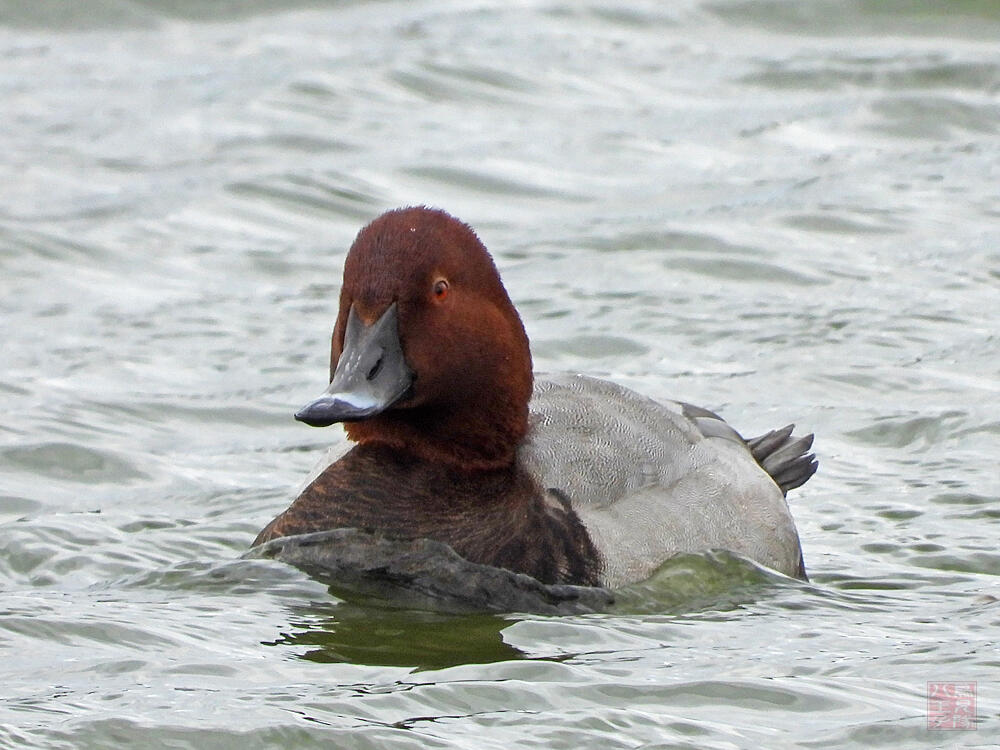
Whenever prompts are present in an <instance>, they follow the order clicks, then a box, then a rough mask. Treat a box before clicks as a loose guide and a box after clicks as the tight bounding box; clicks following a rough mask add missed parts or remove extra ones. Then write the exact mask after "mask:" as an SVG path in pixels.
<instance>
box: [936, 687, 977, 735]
mask: <svg viewBox="0 0 1000 750" xmlns="http://www.w3.org/2000/svg"><path fill="white" fill-rule="evenodd" d="M927 728H928V729H975V728H976V683H974V682H928V683H927Z"/></svg>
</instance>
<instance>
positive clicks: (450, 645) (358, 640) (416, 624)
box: [266, 601, 522, 670]
mask: <svg viewBox="0 0 1000 750" xmlns="http://www.w3.org/2000/svg"><path fill="white" fill-rule="evenodd" d="M508 624H509V623H508V622H507V621H506V620H505V619H504V618H502V617H497V616H489V615H444V614H434V613H430V612H417V611H413V610H405V609H391V608H387V607H386V606H385V605H383V604H381V603H379V602H374V601H370V602H365V603H361V604H351V603H348V602H341V603H339V604H335V605H334V604H314V605H312V606H310V607H303V608H295V609H293V610H292V622H291V627H290V630H289V632H284V633H282V634H281V636H280V637H279V638H277V639H275V640H274V641H272V642H270V643H267V644H266V645H269V646H295V647H305V650H302V648H297V649H296V653H297V654H298V656H300V658H303V659H308V660H310V661H315V662H324V663H325V662H335V663H339V662H348V663H350V664H380V665H386V666H399V667H412V668H414V669H417V670H428V669H443V668H445V667H453V666H456V665H459V664H490V663H492V662H498V661H506V660H508V659H517V658H521V657H522V654H521V652H520V651H518V650H517V649H516V648H513V647H511V646H508V645H507V644H506V643H504V641H503V638H502V636H501V631H502V630H503V629H504V628H505V627H506V626H507V625H508Z"/></svg>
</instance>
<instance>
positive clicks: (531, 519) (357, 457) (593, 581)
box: [254, 444, 601, 585]
mask: <svg viewBox="0 0 1000 750" xmlns="http://www.w3.org/2000/svg"><path fill="white" fill-rule="evenodd" d="M336 528H360V529H366V530H375V531H380V532H382V533H384V534H387V535H390V536H398V537H399V538H401V539H416V538H420V537H427V538H430V539H436V540H438V541H440V542H444V543H446V544H448V545H450V546H451V547H452V548H453V549H454V550H455V551H456V552H457V553H458V554H460V555H462V557H465V558H466V559H468V560H471V561H472V562H477V563H482V564H484V565H493V566H495V567H500V568H506V569H508V570H513V571H515V572H518V573H526V574H528V575H530V576H532V577H534V578H537V579H538V580H540V581H542V582H543V583H549V584H552V583H571V584H578V585H598V584H599V582H600V565H601V563H600V559H599V556H598V554H597V552H596V550H595V549H594V546H593V544H592V543H591V540H590V537H589V535H588V534H587V531H586V529H585V528H584V527H583V525H582V524H581V523H580V520H579V519H578V518H577V516H576V514H575V513H574V512H573V511H572V509H571V508H570V507H569V503H568V502H565V501H564V499H563V498H560V497H559V496H558V494H556V493H552V492H545V491H543V490H542V489H541V488H540V487H538V485H537V484H536V483H535V482H534V481H533V480H532V479H531V477H530V476H528V474H527V473H526V472H525V471H523V470H522V469H520V468H519V467H517V466H516V465H512V466H510V467H505V468H501V469H490V470H476V471H470V470H464V469H459V468H456V467H451V466H445V465H441V464H438V463H432V462H428V461H425V460H422V459H419V458H414V457H412V456H409V455H406V454H401V453H400V452H398V451H396V450H393V449H391V448H388V447H385V446H379V445H373V444H365V445H358V446H355V447H354V448H353V449H352V450H351V451H350V452H349V453H348V454H347V455H345V456H344V457H343V458H341V459H340V460H339V461H337V462H336V463H334V464H333V465H331V466H330V467H328V468H327V469H326V471H324V472H323V473H322V474H321V475H320V476H319V477H317V478H316V480H315V481H314V482H312V484H310V485H309V486H308V487H306V489H305V490H304V491H303V492H302V494H301V495H299V497H298V498H297V499H296V500H295V502H293V503H292V505H291V506H290V507H289V508H288V510H286V511H285V512H284V513H282V514H281V515H280V516H278V517H277V518H275V519H274V520H273V521H271V523H269V524H268V525H267V526H266V527H265V528H264V530H263V531H261V532H260V534H258V536H257V539H256V540H255V541H254V544H255V545H256V544H260V543H262V542H266V541H269V540H270V539H275V538H277V537H282V536H291V535H293V534H304V533H308V532H313V531H325V530H328V529H336Z"/></svg>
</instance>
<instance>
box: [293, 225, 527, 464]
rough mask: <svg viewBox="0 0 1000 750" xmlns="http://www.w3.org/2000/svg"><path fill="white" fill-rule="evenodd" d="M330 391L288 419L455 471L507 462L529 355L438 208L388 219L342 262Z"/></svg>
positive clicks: (473, 255) (477, 245)
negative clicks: (334, 427)
mask: <svg viewBox="0 0 1000 750" xmlns="http://www.w3.org/2000/svg"><path fill="white" fill-rule="evenodd" d="M330 380H331V384H330V388H329V390H328V391H327V393H326V394H325V395H324V396H323V397H322V398H320V399H318V400H317V401H314V402H313V403H312V404H309V405H308V406H306V407H305V408H303V410H302V411H301V412H299V414H298V415H296V416H297V418H299V419H301V420H302V421H305V422H308V423H310V424H315V425H323V424H330V423H332V422H335V421H343V422H346V430H347V434H348V436H349V437H350V438H351V439H353V440H355V441H358V442H362V443H365V442H378V443H384V444H388V445H391V446H394V447H396V448H398V449H400V450H403V451H406V452H409V453H412V454H413V455H415V456H419V457H422V458H426V459H429V460H435V461H444V462H448V463H450V464H454V465H458V466H464V467H467V468H469V469H481V468H492V467H499V466H504V465H508V464H510V463H511V462H512V461H513V460H514V453H515V450H516V448H517V444H518V443H519V442H520V440H521V439H522V438H523V437H524V435H525V433H526V431H527V417H528V400H529V399H530V397H531V386H532V374H531V353H530V350H529V347H528V338H527V335H526V334H525V332H524V326H523V325H522V323H521V319H520V317H519V316H518V314H517V311H516V310H515V309H514V306H513V305H512V304H511V301H510V298H509V297H508V296H507V292H506V290H505V289H504V287H503V284H502V283H501V281H500V276H499V274H498V273H497V270H496V266H495V265H494V264H493V260H492V258H490V255H489V253H488V252H487V251H486V248H485V247H484V246H483V244H482V242H480V240H479V238H478V237H477V236H476V234H475V232H473V231H472V229H471V228H469V227H468V226H467V225H465V224H463V223H462V222H460V221H458V220H457V219H455V218H454V217H452V216H449V215H448V214H446V213H445V212H443V211H438V210H434V209H429V208H423V207H419V208H403V209H397V210H394V211H389V212H388V213H385V214H383V215H382V216H380V217H378V218H377V219H375V220H374V221H373V222H372V223H371V224H369V225H368V226H366V227H365V228H364V229H362V230H361V231H360V232H359V233H358V236H357V238H356V239H355V241H354V244H353V245H352V246H351V249H350V252H349V253H348V255H347V260H346V262H345V264H344V285H343V288H342V289H341V293H340V310H339V314H338V317H337V323H336V326H335V327H334V331H333V341H332V347H331V357H330Z"/></svg>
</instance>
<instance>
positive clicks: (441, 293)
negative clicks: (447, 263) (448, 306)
mask: <svg viewBox="0 0 1000 750" xmlns="http://www.w3.org/2000/svg"><path fill="white" fill-rule="evenodd" d="M447 296H448V282H447V281H446V280H445V279H438V280H437V281H435V282H434V299H436V300H437V301H438V302H442V301H443V300H444V299H445V298H446V297H447Z"/></svg>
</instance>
